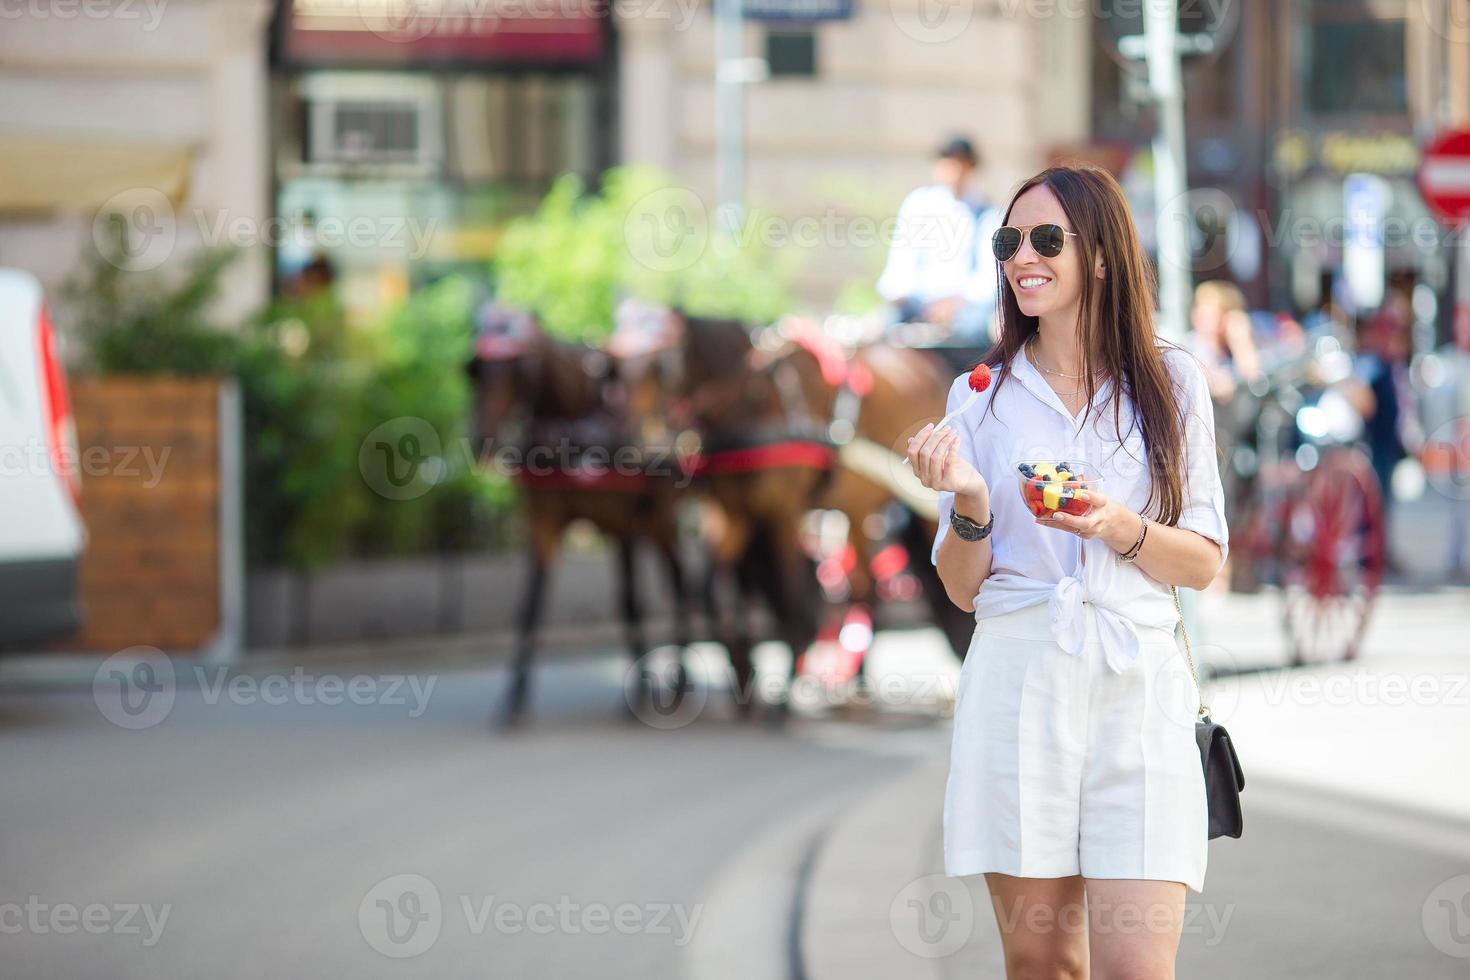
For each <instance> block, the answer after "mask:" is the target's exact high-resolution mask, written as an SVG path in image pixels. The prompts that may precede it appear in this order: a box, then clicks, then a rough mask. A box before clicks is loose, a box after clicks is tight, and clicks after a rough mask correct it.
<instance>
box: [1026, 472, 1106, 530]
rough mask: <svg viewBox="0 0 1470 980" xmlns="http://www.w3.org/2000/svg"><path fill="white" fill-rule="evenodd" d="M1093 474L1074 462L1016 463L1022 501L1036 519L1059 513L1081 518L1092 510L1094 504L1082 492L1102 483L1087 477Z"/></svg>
mask: <svg viewBox="0 0 1470 980" xmlns="http://www.w3.org/2000/svg"><path fill="white" fill-rule="evenodd" d="M1091 471H1092V468H1091V467H1089V466H1088V465H1087V464H1085V463H1081V462H1079V461H1077V460H1075V459H1032V460H1024V461H1022V462H1020V463H1017V464H1016V474H1017V478H1018V479H1019V480H1020V482H1021V499H1022V500H1024V501H1026V507H1027V509H1029V510H1030V511H1031V513H1032V514H1035V515H1036V516H1037V517H1042V518H1047V517H1051V515H1052V514H1055V513H1056V512H1057V511H1059V510H1060V511H1062V512H1063V513H1067V514H1076V515H1079V516H1080V515H1082V514H1085V513H1087V512H1088V511H1089V510H1091V509H1092V505H1091V504H1090V503H1088V502H1087V501H1086V500H1085V499H1083V498H1082V497H1081V496H1079V492H1080V491H1083V490H1091V489H1094V488H1095V487H1097V486H1098V485H1099V481H1097V480H1095V479H1093V478H1091V477H1090V476H1088V474H1089V473H1090V472H1091Z"/></svg>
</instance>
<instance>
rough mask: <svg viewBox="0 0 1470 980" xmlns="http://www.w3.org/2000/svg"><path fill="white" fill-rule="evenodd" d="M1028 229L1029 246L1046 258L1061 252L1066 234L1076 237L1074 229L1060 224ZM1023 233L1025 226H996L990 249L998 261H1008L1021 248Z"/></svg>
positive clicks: (1053, 256) (1054, 256)
mask: <svg viewBox="0 0 1470 980" xmlns="http://www.w3.org/2000/svg"><path fill="white" fill-rule="evenodd" d="M1030 230H1031V247H1032V248H1034V249H1036V254H1037V255H1040V256H1042V257H1044V258H1048V259H1054V258H1056V257H1057V256H1058V255H1061V254H1062V246H1064V245H1065V244H1067V236H1068V235H1071V236H1072V237H1073V238H1076V237H1077V233H1076V232H1075V231H1068V230H1067V229H1065V228H1063V227H1062V226H1061V225H1053V224H1045V225H1032V226H1031V228H1030ZM1025 235H1026V229H1025V228H1017V227H1015V226H1014V225H1005V226H1004V227H1001V228H997V229H995V234H994V235H992V236H990V250H991V251H992V252H994V253H995V257H996V258H997V259H999V260H1000V261H1002V262H1005V261H1008V260H1009V259H1010V258H1011V256H1013V255H1015V254H1016V253H1017V252H1019V251H1020V250H1021V241H1022V239H1023V238H1024V237H1025Z"/></svg>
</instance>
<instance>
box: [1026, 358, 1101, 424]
mask: <svg viewBox="0 0 1470 980" xmlns="http://www.w3.org/2000/svg"><path fill="white" fill-rule="evenodd" d="M1013 372H1014V374H1015V376H1016V380H1018V381H1020V382H1021V384H1022V385H1023V386H1025V388H1026V389H1027V390H1028V391H1030V392H1031V394H1033V395H1035V396H1036V397H1037V398H1039V399H1041V401H1042V402H1043V403H1044V404H1046V405H1049V406H1051V408H1052V409H1053V410H1054V411H1057V412H1059V413H1061V416H1062V418H1064V419H1066V420H1067V423H1068V424H1069V425H1072V426H1080V425H1081V424H1082V419H1083V417H1084V416H1085V415H1086V413H1087V406H1085V405H1084V406H1083V407H1082V410H1081V411H1079V412H1078V413H1077V416H1076V418H1073V417H1072V413H1071V412H1068V411H1067V406H1065V405H1063V404H1062V399H1061V396H1060V395H1058V394H1057V393H1056V391H1055V390H1054V389H1053V388H1052V386H1051V385H1049V384H1047V383H1046V379H1045V378H1043V377H1042V376H1041V370H1040V369H1039V368H1037V367H1036V365H1035V364H1032V363H1031V356H1030V355H1029V354H1028V353H1027V351H1026V345H1025V344H1022V345H1021V349H1020V350H1018V351H1017V352H1016V356H1015V358H1013ZM1112 386H1113V383H1112V381H1111V380H1109V379H1107V378H1104V379H1103V382H1102V384H1100V385H1098V386H1097V392H1096V393H1095V394H1094V396H1093V399H1092V404H1093V405H1094V406H1096V405H1097V404H1098V403H1099V402H1100V401H1102V400H1103V399H1104V398H1106V397H1107V395H1108V392H1109V391H1110V390H1111V389H1112Z"/></svg>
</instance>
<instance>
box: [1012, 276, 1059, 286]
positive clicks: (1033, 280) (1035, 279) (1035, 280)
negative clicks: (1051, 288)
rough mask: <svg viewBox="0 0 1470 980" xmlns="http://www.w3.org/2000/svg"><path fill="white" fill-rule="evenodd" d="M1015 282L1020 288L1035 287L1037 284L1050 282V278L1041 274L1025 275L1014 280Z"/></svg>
mask: <svg viewBox="0 0 1470 980" xmlns="http://www.w3.org/2000/svg"><path fill="white" fill-rule="evenodd" d="M1016 282H1017V283H1018V284H1019V285H1020V287H1021V288H1022V289H1035V288H1036V287H1037V286H1041V285H1044V284H1045V283H1049V282H1051V280H1050V279H1047V278H1045V277H1043V276H1026V277H1025V278H1024V279H1018V280H1016Z"/></svg>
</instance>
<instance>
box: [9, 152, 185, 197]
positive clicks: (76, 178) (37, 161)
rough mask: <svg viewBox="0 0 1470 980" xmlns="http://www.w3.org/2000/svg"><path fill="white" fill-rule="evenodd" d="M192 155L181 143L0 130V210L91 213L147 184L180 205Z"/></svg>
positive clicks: (146, 186) (145, 186)
mask: <svg viewBox="0 0 1470 980" xmlns="http://www.w3.org/2000/svg"><path fill="white" fill-rule="evenodd" d="M193 159H194V150H193V148H192V147H189V146H184V145H180V144H169V143H128V142H120V141H114V140H92V139H85V138H81V137H75V136H59V135H46V136H13V135H0V214H47V213H52V212H56V211H79V212H83V213H90V212H95V211H97V210H98V209H99V208H101V207H102V206H103V205H104V204H106V203H107V202H108V201H110V200H111V199H112V198H114V197H116V196H117V195H119V194H126V193H128V192H133V191H137V190H139V189H143V188H150V189H152V190H156V191H158V192H159V193H161V194H163V195H164V196H165V197H167V198H168V199H169V200H170V201H171V202H173V203H174V204H175V205H178V204H181V203H182V202H183V200H184V198H185V196H186V195H187V194H188V190H189V172H190V169H191V166H192V164H193Z"/></svg>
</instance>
